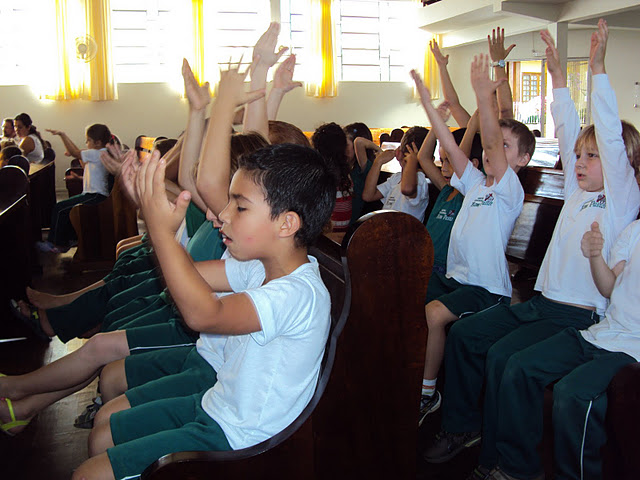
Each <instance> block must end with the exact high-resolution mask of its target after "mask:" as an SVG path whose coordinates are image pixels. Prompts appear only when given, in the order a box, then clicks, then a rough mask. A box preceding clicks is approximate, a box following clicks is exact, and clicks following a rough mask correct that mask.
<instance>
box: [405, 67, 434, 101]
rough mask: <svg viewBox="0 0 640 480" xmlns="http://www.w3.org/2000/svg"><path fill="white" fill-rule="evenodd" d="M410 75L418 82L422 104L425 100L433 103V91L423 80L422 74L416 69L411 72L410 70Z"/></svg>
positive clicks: (417, 87) (417, 86)
mask: <svg viewBox="0 0 640 480" xmlns="http://www.w3.org/2000/svg"><path fill="white" fill-rule="evenodd" d="M409 75H411V78H413V81H414V83H415V84H416V90H417V92H418V95H420V100H421V101H422V104H423V105H425V102H427V103H431V92H430V91H429V88H428V87H427V86H426V85H425V84H424V82H423V81H422V78H421V77H420V74H419V73H418V72H416V71H415V70H411V72H409Z"/></svg>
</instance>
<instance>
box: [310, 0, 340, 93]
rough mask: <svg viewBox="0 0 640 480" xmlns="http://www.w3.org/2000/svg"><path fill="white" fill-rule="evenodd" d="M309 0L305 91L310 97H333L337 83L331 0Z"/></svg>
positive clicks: (336, 89) (336, 90)
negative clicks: (308, 58)
mask: <svg viewBox="0 0 640 480" xmlns="http://www.w3.org/2000/svg"><path fill="white" fill-rule="evenodd" d="M310 1H311V56H310V60H311V61H310V63H311V67H310V69H309V78H308V79H307V81H306V82H305V92H306V94H307V95H309V96H312V97H319V98H322V97H335V96H336V95H337V94H338V83H337V82H336V75H335V51H334V42H333V21H332V15H331V13H332V4H333V1H332V0H310Z"/></svg>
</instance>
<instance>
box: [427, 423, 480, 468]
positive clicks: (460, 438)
mask: <svg viewBox="0 0 640 480" xmlns="http://www.w3.org/2000/svg"><path fill="white" fill-rule="evenodd" d="M479 441H480V432H465V433H449V432H445V431H444V430H443V431H441V432H440V433H438V434H437V435H436V439H435V441H434V442H433V444H432V445H431V446H430V447H429V448H427V450H426V451H425V452H424V459H425V460H426V461H427V462H429V463H444V462H447V461H449V460H451V459H452V458H453V457H455V456H456V455H457V454H458V453H460V452H461V451H462V450H464V449H465V448H469V447H472V446H474V445H476V444H477V443H478V442H479Z"/></svg>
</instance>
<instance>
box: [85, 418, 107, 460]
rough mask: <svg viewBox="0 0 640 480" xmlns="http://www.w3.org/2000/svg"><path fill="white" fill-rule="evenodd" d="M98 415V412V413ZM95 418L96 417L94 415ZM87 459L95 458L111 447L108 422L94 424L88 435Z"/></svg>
mask: <svg viewBox="0 0 640 480" xmlns="http://www.w3.org/2000/svg"><path fill="white" fill-rule="evenodd" d="M98 413H99V412H98ZM96 418H97V415H96ZM88 443H89V457H95V456H96V455H100V454H101V453H104V452H106V451H107V448H109V447H111V446H113V440H112V439H111V426H110V425H109V422H106V423H101V424H96V425H95V426H94V427H93V428H92V429H91V433H90V434H89V442H88Z"/></svg>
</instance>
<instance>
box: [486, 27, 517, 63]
mask: <svg viewBox="0 0 640 480" xmlns="http://www.w3.org/2000/svg"><path fill="white" fill-rule="evenodd" d="M487 41H488V42H489V55H490V56H491V60H492V61H494V62H497V61H498V60H504V59H505V58H507V56H508V55H509V53H510V52H511V50H513V47H515V46H516V44H515V43H513V44H511V45H510V46H509V47H507V48H504V28H500V27H497V28H494V29H493V31H492V34H491V35H487Z"/></svg>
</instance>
